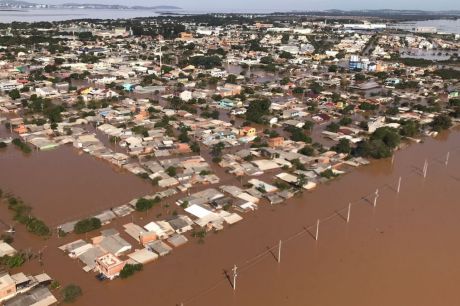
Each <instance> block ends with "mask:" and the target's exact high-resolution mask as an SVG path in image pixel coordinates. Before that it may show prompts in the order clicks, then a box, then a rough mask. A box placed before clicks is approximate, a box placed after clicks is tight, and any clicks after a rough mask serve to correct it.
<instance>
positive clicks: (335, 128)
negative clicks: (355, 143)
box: [326, 122, 340, 133]
mask: <svg viewBox="0 0 460 306" xmlns="http://www.w3.org/2000/svg"><path fill="white" fill-rule="evenodd" d="M339 129H340V125H339V124H337V123H335V122H331V123H329V124H328V125H327V126H326V130H327V131H329V132H332V133H337V132H338V131H339Z"/></svg>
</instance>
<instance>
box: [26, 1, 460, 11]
mask: <svg viewBox="0 0 460 306" xmlns="http://www.w3.org/2000/svg"><path fill="white" fill-rule="evenodd" d="M30 2H35V3H49V4H62V3H68V2H72V3H101V4H123V5H145V6H156V5H175V6H179V7H181V8H184V9H187V10H197V11H201V10H208V11H241V12H249V11H251V10H253V11H292V10H325V9H343V10H356V9H358V10H359V9H416V10H460V1H459V0H437V1H432V0H430V1H429V0H231V1H225V0H224V1H222V0H131V1H129V2H126V1H125V0H41V1H40V0H30Z"/></svg>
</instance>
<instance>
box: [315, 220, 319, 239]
mask: <svg viewBox="0 0 460 306" xmlns="http://www.w3.org/2000/svg"><path fill="white" fill-rule="evenodd" d="M318 237H319V219H318V220H317V221H316V235H315V240H316V241H318Z"/></svg>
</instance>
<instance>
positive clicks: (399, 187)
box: [397, 177, 402, 193]
mask: <svg viewBox="0 0 460 306" xmlns="http://www.w3.org/2000/svg"><path fill="white" fill-rule="evenodd" d="M401 180H402V177H399V180H398V190H397V191H398V193H399V192H400V191H401Z"/></svg>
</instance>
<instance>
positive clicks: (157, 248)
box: [148, 240, 172, 256]
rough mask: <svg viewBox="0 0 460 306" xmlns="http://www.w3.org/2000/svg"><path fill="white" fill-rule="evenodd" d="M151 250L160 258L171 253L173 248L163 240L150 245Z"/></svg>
mask: <svg viewBox="0 0 460 306" xmlns="http://www.w3.org/2000/svg"><path fill="white" fill-rule="evenodd" d="M148 246H149V248H150V249H152V251H154V252H155V253H157V254H158V255H160V256H165V255H167V254H169V252H171V250H172V248H171V247H170V246H169V245H167V244H166V243H164V242H163V241H161V240H156V241H153V242H151V243H149V244H148Z"/></svg>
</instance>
